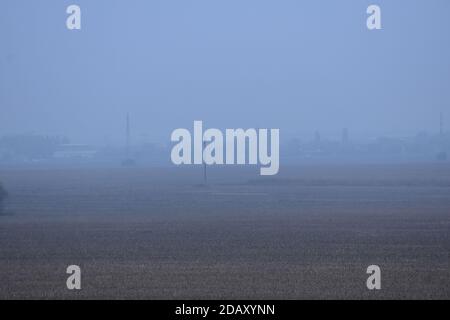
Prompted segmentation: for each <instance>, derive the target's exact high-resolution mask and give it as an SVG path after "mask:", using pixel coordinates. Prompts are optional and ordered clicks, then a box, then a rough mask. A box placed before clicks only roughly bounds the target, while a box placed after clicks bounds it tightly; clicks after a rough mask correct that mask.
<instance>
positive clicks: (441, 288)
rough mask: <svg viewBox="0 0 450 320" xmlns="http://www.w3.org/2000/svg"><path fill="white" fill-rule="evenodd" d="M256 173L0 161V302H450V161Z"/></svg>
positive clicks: (294, 168) (303, 168)
mask: <svg viewBox="0 0 450 320" xmlns="http://www.w3.org/2000/svg"><path fill="white" fill-rule="evenodd" d="M258 172H259V170H258V169H257V168H252V169H242V168H228V169H213V170H209V177H210V183H209V185H208V186H206V187H205V186H200V185H199V183H201V178H202V169H201V168H189V169H186V168H173V169H159V170H158V169H144V168H126V169H125V168H123V169H82V170H81V169H79V170H77V169H73V170H18V169H16V170H0V180H1V181H2V182H3V183H4V185H5V187H6V188H7V189H8V191H9V193H10V199H9V202H8V204H7V210H8V213H9V214H8V215H5V216H0V244H1V245H0V298H1V299H16V298H31V299H35V298H70V299H72V298H100V299H103V298H120V299H122V298H133V299H134V298H136V299H164V298H168V299H172V298H178V299H184V298H212V299H214V298H228V299H247V298H251V299H258V298H274V299H303V298H313V299H317V298H326V299H331V298H338V299H344V298H361V299H390V298H400V299H404V298H413V299H418V298H424V299H430V298H436V299H449V298H450V270H449V253H450V166H449V165H448V164H414V165H400V164H398V165H357V166H356V165H355V166H345V165H342V166H329V165H327V166H305V167H291V168H283V170H282V171H281V172H280V174H279V175H278V176H276V178H267V177H260V176H258ZM70 264H77V265H79V266H80V267H81V268H82V290H81V291H78V292H74V291H69V290H67V289H66V287H65V282H66V277H67V275H66V273H65V269H66V267H67V266H68V265H70ZM371 264H377V265H379V266H380V267H381V270H382V289H381V290H380V291H369V290H367V288H366V278H367V276H368V275H367V274H366V268H367V266H369V265H371Z"/></svg>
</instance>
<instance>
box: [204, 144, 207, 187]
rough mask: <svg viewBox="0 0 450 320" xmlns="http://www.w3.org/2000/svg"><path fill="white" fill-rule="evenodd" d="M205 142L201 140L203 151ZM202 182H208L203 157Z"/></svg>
mask: <svg viewBox="0 0 450 320" xmlns="http://www.w3.org/2000/svg"><path fill="white" fill-rule="evenodd" d="M205 146H206V142H205V141H203V151H205ZM203 183H204V184H205V185H206V184H207V183H208V179H207V176H206V162H205V159H203Z"/></svg>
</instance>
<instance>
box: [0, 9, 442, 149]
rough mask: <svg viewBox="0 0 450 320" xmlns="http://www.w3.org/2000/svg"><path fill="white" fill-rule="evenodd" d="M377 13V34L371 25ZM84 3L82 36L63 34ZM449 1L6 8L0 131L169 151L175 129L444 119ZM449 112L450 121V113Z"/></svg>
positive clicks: (402, 124) (414, 127)
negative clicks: (372, 12) (155, 145)
mask: <svg viewBox="0 0 450 320" xmlns="http://www.w3.org/2000/svg"><path fill="white" fill-rule="evenodd" d="M373 3H375V4H378V5H380V6H381V9H382V26H383V30H379V31H369V30H367V28H366V18H367V14H366V8H367V6H368V5H369V4H373ZM70 4H78V5H80V7H81V10H82V30H80V31H70V30H68V29H67V28H66V18H67V14H66V8H67V6H68V5H70ZM449 9H450V2H449V1H448V0H432V1H430V0H409V1H380V0H377V1H354V0H345V1H335V0H328V1H317V0H307V1H300V0H226V1H225V0H214V1H212V0H169V1H166V0H165V1H156V0H155V1H137V0H131V1H125V0H120V1H111V0H108V1H106V0H95V1H86V0H85V1H83V0H71V1H61V0H53V1H49V0H41V1H22V0H20V1H18V0H3V1H1V3H0V115H1V116H0V135H6V134H17V133H36V134H52V135H53V134H57V135H65V136H68V137H69V138H71V139H72V140H73V141H78V142H84V143H116V142H119V143H120V142H121V141H123V136H124V130H125V129H124V126H125V115H126V113H127V112H129V113H130V116H131V121H132V132H133V135H134V136H135V140H139V139H141V140H146V141H153V142H161V143H169V142H170V133H171V132H172V130H174V129H176V128H182V127H186V128H189V129H190V128H192V124H193V121H194V120H203V121H204V124H205V126H206V127H215V128H237V127H243V128H251V127H259V128H280V135H281V138H282V139H283V138H286V137H291V136H300V137H309V136H311V137H312V135H313V133H314V131H316V130H319V131H320V132H322V133H323V134H330V135H332V134H336V135H339V134H340V130H341V129H342V128H344V127H347V128H349V130H350V132H351V134H352V135H354V136H358V135H360V136H364V135H372V134H373V135H377V134H387V135H410V134H415V133H417V132H418V131H422V130H427V131H429V132H437V131H438V123H439V122H438V121H439V112H440V111H444V112H445V113H446V114H447V115H448V116H447V118H449V120H448V122H450V41H449V39H450V37H449V31H450V18H449V17H448V16H449V14H448V13H449ZM446 111H449V112H446Z"/></svg>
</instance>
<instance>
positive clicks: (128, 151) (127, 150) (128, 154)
mask: <svg viewBox="0 0 450 320" xmlns="http://www.w3.org/2000/svg"><path fill="white" fill-rule="evenodd" d="M126 153H127V157H126V158H127V159H129V158H130V115H129V114H128V112H127V125H126Z"/></svg>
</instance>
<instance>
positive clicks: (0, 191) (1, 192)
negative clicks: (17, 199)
mask: <svg viewBox="0 0 450 320" xmlns="http://www.w3.org/2000/svg"><path fill="white" fill-rule="evenodd" d="M7 196H8V193H7V192H6V190H5V189H4V188H3V186H2V184H1V183H0V214H2V213H3V206H4V202H5V199H6V197H7Z"/></svg>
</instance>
